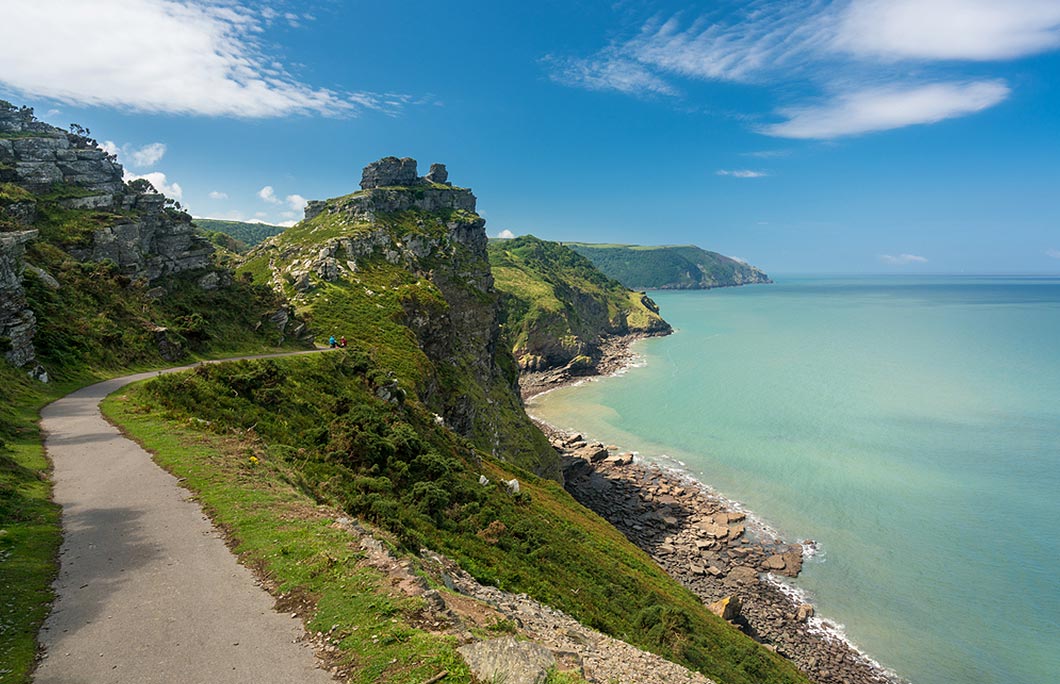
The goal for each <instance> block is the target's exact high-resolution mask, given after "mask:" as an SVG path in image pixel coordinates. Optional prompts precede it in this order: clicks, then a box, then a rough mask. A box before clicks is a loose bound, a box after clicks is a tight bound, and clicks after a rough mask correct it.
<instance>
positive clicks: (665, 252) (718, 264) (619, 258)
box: [561, 242, 773, 290]
mask: <svg viewBox="0 0 1060 684" xmlns="http://www.w3.org/2000/svg"><path fill="white" fill-rule="evenodd" d="M561 244H563V245H565V246H567V247H570V248H571V249H573V250H574V251H575V252H577V253H578V254H581V255H582V256H584V257H586V258H587V259H589V261H591V262H593V264H594V265H595V266H596V267H597V268H598V269H600V270H601V271H603V272H604V274H606V275H608V276H609V277H611V278H614V279H615V280H617V281H618V282H620V283H622V284H623V285H625V286H626V287H628V288H631V289H634V290H706V289H709V288H712V287H733V286H736V285H750V284H753V283H771V282H773V281H772V280H770V279H769V276H767V275H766V274H765V273H763V272H762V271H760V270H759V269H757V268H755V267H754V266H752V265H750V264H748V263H745V262H743V261H739V260H737V259H733V258H732V257H727V256H725V255H724V254H718V253H717V252H709V251H707V250H705V249H702V248H700V247H696V246H695V245H661V246H650V245H648V246H643V245H613V244H592V243H585V242H564V243H561Z"/></svg>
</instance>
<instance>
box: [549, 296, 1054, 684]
mask: <svg viewBox="0 0 1060 684" xmlns="http://www.w3.org/2000/svg"><path fill="white" fill-rule="evenodd" d="M778 280H779V282H778V284H776V285H771V286H755V287H744V288H730V289H725V290H712V291H697V292H658V293H653V294H652V296H653V298H654V299H655V300H656V302H657V303H658V304H659V305H660V307H661V308H662V313H663V315H664V316H665V317H666V319H667V320H668V321H670V323H671V324H672V325H673V326H674V327H675V328H676V329H677V331H678V332H677V333H676V334H675V335H672V336H670V337H667V338H656V339H649V340H645V341H642V342H639V343H637V347H636V350H637V352H638V353H639V354H640V355H642V356H643V359H644V363H643V364H642V365H639V366H638V367H634V368H631V369H630V370H628V371H627V372H626V373H624V374H623V375H621V376H616V377H610V378H601V379H598V380H594V381H593V382H589V383H585V384H582V385H579V386H576V387H568V388H563V389H560V390H556V391H553V392H549V393H547V394H544V395H540V396H538V397H535V398H534V399H533V400H531V402H530V403H529V411H530V413H531V414H532V415H535V416H537V417H540V418H541V419H543V420H545V421H547V422H549V423H551V424H553V425H556V426H557V427H561V428H569V429H576V430H579V431H582V432H584V433H586V434H587V435H590V436H593V437H596V438H599V439H601V440H605V441H608V442H614V443H616V444H618V445H619V446H621V447H622V448H623V449H635V450H638V451H639V452H641V454H642V456H644V457H645V458H649V459H650V458H652V457H653V456H654V457H660V456H663V455H665V456H666V457H669V458H670V459H676V460H678V461H680V462H682V463H684V464H685V468H686V469H687V470H688V472H689V473H690V474H692V475H694V476H696V477H698V478H699V479H701V480H702V481H703V482H706V483H708V484H709V485H711V486H712V487H714V488H715V489H716V490H718V491H719V492H720V493H722V494H723V495H725V496H727V497H729V498H732V499H735V500H737V501H740V502H742V503H743V504H745V505H746V506H747V507H748V508H749V509H750V510H752V511H754V513H755V514H757V516H758V517H759V518H761V519H762V520H763V521H764V522H765V523H767V524H768V525H770V526H772V527H773V528H775V529H776V530H777V531H778V532H779V533H780V534H782V535H783V536H784V537H785V538H787V539H790V540H801V539H806V538H812V539H815V540H817V541H818V542H819V545H820V550H819V552H818V554H817V555H816V556H815V557H814V558H813V559H811V560H809V561H808V562H807V564H806V565H805V566H804V571H803V574H802V575H801V576H800V577H799V578H798V580H797V581H796V584H797V586H799V587H801V588H802V589H804V590H805V591H807V592H808V593H809V594H810V596H811V598H812V600H813V601H814V603H815V604H816V605H817V607H818V611H819V614H823V615H824V616H825V617H827V618H830V619H832V620H834V621H837V622H839V623H842V625H843V626H844V630H845V632H846V634H847V635H848V636H849V637H850V638H851V639H852V640H853V641H854V642H855V643H856V644H857V645H858V646H859V647H861V648H862V649H863V650H864V651H866V652H867V653H868V654H869V655H870V656H872V657H873V658H875V659H877V660H879V661H880V662H882V663H883V664H884V665H886V666H887V667H889V668H892V669H894V670H895V671H897V672H898V673H899V674H901V675H902V676H904V677H906V678H909V679H910V680H912V681H913V682H916V683H917V684H950V683H952V682H965V683H969V684H979V683H984V684H985V683H1001V682H1006V683H1013V684H1040V683H1041V682H1051V681H1057V680H1058V678H1060V581H1058V580H1057V567H1058V563H1060V278H1044V277H1043V278H1035V277H1019V278H1009V277H982V278H973V277H942V276H940V277H916V278H914V277H898V276H895V277H849V278H839V277H832V278H808V277H799V278H785V279H778Z"/></svg>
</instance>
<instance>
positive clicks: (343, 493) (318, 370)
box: [112, 344, 805, 683]
mask: <svg viewBox="0 0 1060 684" xmlns="http://www.w3.org/2000/svg"><path fill="white" fill-rule="evenodd" d="M389 378H390V374H389V372H388V370H387V368H386V367H385V366H381V365H380V362H379V359H378V358H376V355H375V354H374V353H373V350H372V349H370V348H368V347H365V346H362V345H360V344H358V345H357V347H356V348H353V347H351V348H349V349H347V350H344V351H339V352H336V353H331V354H325V355H320V356H313V357H300V358H292V359H282V360H266V361H252V362H239V363H233V364H224V365H221V366H210V367H200V368H198V369H196V370H195V371H193V372H188V373H183V374H179V375H170V376H163V377H160V378H158V379H156V380H152V381H151V382H150V383H147V384H144V385H142V386H138V387H137V388H135V389H133V390H131V391H129V392H128V394H127V396H126V397H124V398H123V400H122V401H121V402H117V403H116V404H115V405H113V406H114V408H112V410H117V411H119V412H120V413H121V414H122V415H125V416H127V417H128V419H129V420H131V421H133V423H134V424H135V425H138V426H139V427H138V428H136V430H137V431H138V432H142V431H144V430H150V431H151V432H153V433H154V434H156V435H160V436H166V438H172V437H173V436H174V435H181V434H187V435H192V436H190V437H189V438H188V439H189V441H193V442H197V443H203V442H204V441H206V442H209V441H210V440H214V439H219V438H225V439H228V440H231V439H241V440H243V441H242V442H241V446H240V447H238V448H233V449H231V450H230V452H231V455H230V456H229V457H227V460H226V459H225V458H224V457H223V456H214V457H205V456H204V457H202V458H199V459H196V460H195V461H194V462H193V463H194V465H192V466H191V467H193V468H194V471H192V472H190V473H189V475H188V476H190V477H193V478H199V479H202V478H208V477H212V476H211V475H210V473H209V470H204V468H206V464H207V463H208V462H209V461H210V460H211V459H212V460H215V461H219V463H220V465H219V466H218V467H219V468H221V469H227V470H231V471H234V477H236V478H238V479H240V480H243V481H247V480H249V481H254V480H257V479H260V478H263V477H266V476H267V473H270V472H271V473H272V474H273V475H272V476H273V477H275V478H277V481H276V484H275V485H269V486H267V487H265V488H266V489H267V490H268V491H270V492H279V491H283V490H284V489H285V488H288V487H289V485H288V484H287V483H293V484H294V485H295V486H296V487H297V489H298V490H300V491H301V492H303V493H304V494H305V495H308V496H309V497H310V498H311V500H312V501H313V502H314V503H319V504H323V505H326V506H329V507H336V508H339V509H342V510H344V511H346V512H348V513H349V514H352V515H355V516H358V517H360V518H361V519H363V520H366V521H368V522H370V523H373V524H375V525H378V526H379V527H381V528H383V529H385V530H387V531H389V532H390V533H392V534H393V535H394V538H395V540H396V541H397V542H398V544H399V545H400V546H402V547H404V548H405V549H407V550H408V551H410V552H412V553H418V551H419V549H420V548H423V547H426V548H429V549H433V550H436V551H439V552H441V553H444V554H446V555H448V556H449V557H451V558H453V559H454V560H457V561H458V562H459V563H460V564H461V566H462V567H464V568H465V569H466V570H467V571H468V572H470V573H471V574H473V575H474V576H475V577H476V578H478V579H479V580H480V581H482V582H486V583H490V584H494V585H496V586H498V587H500V588H502V589H505V590H508V591H512V592H525V593H527V594H529V595H531V596H533V597H534V598H536V599H538V600H541V601H543V602H545V603H548V604H550V605H553V606H555V607H558V608H561V609H562V610H564V611H566V612H568V613H570V614H571V615H574V616H575V617H577V618H578V619H579V620H581V621H582V622H584V623H585V624H587V625H590V626H592V627H595V628H597V629H600V630H602V631H604V632H607V633H609V634H613V635H615V636H618V637H620V638H623V639H625V640H627V641H629V642H631V643H634V644H636V645H639V646H641V647H643V648H647V649H649V650H652V651H655V652H657V653H660V654H662V655H665V656H667V657H669V658H672V659H675V660H677V661H678V662H681V663H684V664H687V665H689V666H691V667H694V668H696V669H699V670H701V671H703V672H705V673H707V674H708V675H710V676H711V677H713V678H714V679H715V680H716V681H718V682H722V683H732V682H801V681H805V680H804V679H802V677H801V676H800V675H799V674H798V673H797V672H796V671H795V669H794V668H793V667H792V666H791V665H790V664H789V663H787V662H786V661H784V660H783V659H781V658H779V657H777V656H775V655H773V654H771V653H769V652H768V651H766V650H765V649H762V648H760V647H759V646H758V645H757V644H755V643H754V642H753V641H751V640H750V639H748V638H747V637H745V636H743V635H742V634H741V633H740V632H738V631H737V630H736V629H734V628H733V627H731V626H729V625H728V624H726V623H725V622H723V621H722V620H720V619H719V618H717V617H716V616H714V615H712V614H711V613H710V612H709V611H707V610H706V609H705V608H704V606H703V605H702V603H701V602H700V601H699V600H698V599H697V598H696V597H695V596H694V595H692V594H691V593H690V592H689V591H687V590H686V589H684V588H683V587H681V586H680V585H679V584H678V583H677V582H675V581H674V580H672V579H671V578H670V577H669V576H667V575H666V574H665V573H664V572H663V571H662V570H661V569H660V568H659V567H658V566H657V565H656V564H655V563H654V562H652V561H651V559H650V558H648V556H646V555H645V554H644V553H643V552H641V551H640V550H639V549H637V548H636V547H634V546H633V545H632V544H630V543H629V542H628V540H626V539H625V538H624V537H623V536H622V535H621V534H620V533H618V532H617V531H616V530H615V529H614V528H613V527H611V526H610V525H608V524H607V523H606V522H605V521H603V520H602V519H600V518H599V517H597V516H596V515H595V514H593V513H591V512H590V511H588V510H586V509H585V508H583V507H582V506H580V505H579V504H578V503H577V502H575V501H574V500H573V499H572V498H571V497H570V496H569V495H568V494H567V493H566V492H565V491H564V490H563V488H562V487H561V486H560V485H559V484H558V483H556V482H554V481H551V480H548V479H541V478H538V477H535V476H534V475H532V474H530V473H528V472H526V471H523V470H521V469H519V468H514V467H513V466H512V465H511V464H510V463H506V462H503V461H500V460H499V459H496V458H494V457H492V456H491V455H490V454H489V453H487V452H484V451H482V450H480V449H475V448H473V447H472V446H471V445H470V444H469V442H468V440H466V439H465V438H464V437H462V436H460V435H458V434H456V433H454V432H453V431H452V430H450V429H448V428H447V427H445V426H444V425H441V424H439V423H438V421H437V420H436V419H435V417H434V415H432V412H431V411H430V410H429V409H427V408H426V407H425V406H424V405H423V404H422V402H420V401H418V400H416V399H415V398H414V397H411V396H410V397H408V398H407V399H406V400H405V401H394V400H391V401H387V400H385V399H383V398H381V396H380V389H381V388H384V387H385V386H386V385H387V383H388V382H389ZM119 405H120V406H119ZM124 420H125V419H124V418H123V421H124ZM196 433H198V434H201V435H203V437H202V438H201V439H200V438H195V437H194V436H193V435H194V434H196ZM158 439H161V438H156V442H152V441H151V440H148V441H147V444H148V446H156V447H157V446H159V444H160V442H157V440H158ZM251 455H253V456H254V457H255V462H256V463H257V464H260V468H258V466H253V468H257V470H253V469H252V464H249V463H248V459H249V457H250V456H251ZM161 458H162V459H163V461H167V460H168V459H170V458H171V457H170V456H167V455H166V454H163V455H162V456H161ZM180 474H182V475H184V473H183V472H181V473H180ZM480 475H484V476H485V477H487V478H488V479H489V481H490V483H489V484H487V485H483V484H480V480H479V477H480ZM513 477H515V478H518V480H519V482H520V492H519V493H518V494H512V493H511V492H510V491H509V490H508V489H507V487H506V486H505V485H504V483H503V481H504V480H507V479H510V478H513ZM211 505H212V506H213V505H220V506H221V507H222V508H227V507H228V506H229V505H228V504H224V503H223V502H222V503H221V504H211ZM303 508H305V509H308V510H312V506H303ZM221 513H222V515H224V514H225V513H226V512H225V511H224V510H222V511H221ZM258 524H259V525H260V523H258ZM291 524H299V523H295V522H292V523H291ZM286 526H287V525H286V524H285V527H286ZM319 527H320V528H321V529H325V528H326V527H327V525H326V521H325V522H324V523H322V524H321V525H320V526H319ZM237 534H239V531H238V530H237ZM245 534H248V535H255V534H256V533H255V532H254V525H251V526H250V527H249V528H248V530H247V531H246V532H245ZM254 539H256V537H255V538H254ZM254 539H252V540H251V541H253V543H254V544H260V543H262V542H261V541H255V540H254ZM238 541H240V542H242V541H243V540H242V539H240V540H238ZM319 543H320V542H319V535H318V534H314V535H312V536H311V541H306V542H305V544H314V545H317V544H319ZM286 544H287V545H285V546H284V549H286V550H284V551H283V552H282V553H280V552H279V550H278V549H276V548H275V543H268V540H266V542H265V543H264V547H263V548H257V549H254V550H253V551H252V556H253V557H262V558H265V559H266V560H267V562H268V564H269V566H270V567H271V565H272V564H277V563H288V564H292V563H294V561H295V560H297V559H302V560H301V561H299V563H298V565H302V564H303V563H305V564H309V565H310V567H316V566H317V565H319V563H318V562H317V560H315V559H317V558H319V557H320V553H318V554H317V555H312V554H311V555H309V556H307V555H306V553H305V552H304V551H303V550H302V548H301V547H302V546H303V544H302V543H301V542H298V541H297V540H290V541H288V542H286ZM241 548H242V547H241ZM339 548H340V549H341V548H342V547H341V546H340V547H339ZM285 559H286V560H285ZM326 567H327V572H328V573H335V572H340V571H343V568H344V566H343V565H339V566H338V567H335V566H332V565H328V566H326ZM298 572H299V573H300V576H299V577H298V578H297V581H294V580H292V581H291V582H290V583H288V584H287V586H286V587H285V590H286V591H294V592H296V593H297V592H298V591H299V590H300V589H312V590H313V591H314V592H315V593H316V594H317V595H320V594H321V593H326V591H327V588H326V587H321V586H320V584H319V580H318V579H317V578H316V572H315V571H314V572H308V571H306V570H304V569H300V570H298ZM336 581H342V580H341V579H336ZM310 582H315V584H312V585H310ZM414 610H415V607H414V606H413V607H412V610H411V611H410V612H414ZM399 618H400V616H399ZM330 620H331V618H325V619H324V620H320V621H318V622H317V623H318V624H326V621H330ZM408 638H414V637H412V635H406V639H408ZM356 641H359V640H356V639H351V640H350V643H349V644H348V645H347V648H354V647H355V643H354V642H356ZM386 679H387V678H384V677H381V678H380V680H381V681H383V680H386Z"/></svg>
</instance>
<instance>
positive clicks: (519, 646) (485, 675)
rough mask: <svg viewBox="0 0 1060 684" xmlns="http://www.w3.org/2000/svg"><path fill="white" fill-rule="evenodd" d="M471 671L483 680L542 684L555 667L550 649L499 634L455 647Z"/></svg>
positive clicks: (554, 659) (512, 683) (514, 683)
mask: <svg viewBox="0 0 1060 684" xmlns="http://www.w3.org/2000/svg"><path fill="white" fill-rule="evenodd" d="M457 651H459V652H460V655H461V656H463V657H464V660H465V661H466V662H467V664H468V667H469V668H471V674H472V675H474V676H475V677H476V678H477V679H479V680H480V681H483V682H504V684H541V683H542V682H544V681H545V678H546V677H547V676H548V671H549V669H550V668H553V667H555V666H556V657H555V656H554V655H552V651H550V650H549V649H547V648H545V647H544V646H541V645H540V644H535V643H533V642H531V641H518V640H516V639H515V638H514V637H501V638H499V639H490V640H488V641H479V642H475V643H471V644H467V645H466V646H461V647H460V648H458V649H457Z"/></svg>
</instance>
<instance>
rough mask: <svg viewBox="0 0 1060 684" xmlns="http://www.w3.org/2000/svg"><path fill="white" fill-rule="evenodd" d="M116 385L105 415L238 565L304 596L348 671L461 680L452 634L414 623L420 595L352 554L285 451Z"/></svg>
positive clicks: (331, 514)
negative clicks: (189, 424) (171, 419)
mask: <svg viewBox="0 0 1060 684" xmlns="http://www.w3.org/2000/svg"><path fill="white" fill-rule="evenodd" d="M126 392H128V393H131V394H138V392H137V389H136V388H133V389H125V390H121V391H120V392H119V394H117V395H114V396H112V397H110V398H109V399H107V401H106V402H105V405H104V411H105V413H106V415H107V416H108V417H110V418H111V419H112V420H116V421H118V422H119V423H120V424H121V425H122V427H123V428H124V429H125V430H126V431H127V432H128V433H129V434H130V435H131V436H132V437H134V438H135V439H136V440H137V441H139V442H140V443H142V444H143V445H144V446H145V447H147V448H148V449H150V450H151V451H153V452H154V453H155V454H156V460H157V461H158V463H159V464H160V465H162V466H163V467H164V468H166V469H167V470H169V471H170V472H172V473H173V474H174V475H176V476H177V477H180V478H184V481H183V482H182V484H183V485H184V486H185V487H188V488H189V489H191V490H192V491H193V492H195V494H196V497H197V499H198V500H199V501H200V503H201V504H202V506H203V508H204V509H205V510H206V511H207V512H208V513H209V515H210V517H211V518H212V519H213V520H214V522H215V524H217V525H219V526H221V527H222V528H223V529H224V530H225V531H226V533H227V534H228V535H229V537H230V539H232V540H234V542H235V546H234V551H235V552H236V553H237V554H239V556H240V559H241V561H242V562H243V563H244V564H245V565H248V566H249V567H252V568H255V569H257V570H258V572H260V573H261V574H263V575H265V576H267V577H268V578H269V579H270V580H272V582H274V583H275V585H276V591H277V592H278V593H279V594H289V595H294V596H299V597H305V598H306V599H308V600H309V602H310V604H311V605H310V606H309V608H308V613H309V614H308V615H304V616H303V617H304V618H306V624H307V628H308V629H309V631H310V632H314V633H315V632H324V633H326V634H330V635H331V637H330V638H331V641H332V643H334V644H336V645H337V646H338V648H339V658H338V665H339V666H340V667H341V668H342V669H344V670H346V669H349V671H350V675H351V681H354V682H364V683H365V684H367V683H369V682H393V683H395V684H397V683H406V682H407V683H409V684H412V683H416V684H419V683H420V682H423V681H424V680H426V679H428V678H430V677H432V676H434V675H435V674H437V673H439V672H441V671H442V670H445V671H448V672H449V676H448V677H446V679H445V681H447V682H449V681H452V682H470V681H471V675H470V673H469V672H468V670H467V666H466V665H465V664H464V663H463V661H462V659H461V658H460V656H459V654H458V653H456V646H457V643H456V640H455V638H453V637H450V636H445V635H439V634H434V633H431V632H427V631H424V630H422V629H419V628H417V627H416V626H414V623H415V622H416V619H417V616H418V615H419V613H420V612H421V611H422V609H423V607H424V603H423V601H422V599H417V598H409V597H406V596H402V595H400V594H395V593H394V592H392V591H391V590H390V587H389V582H388V581H387V579H388V578H387V577H386V576H385V575H384V574H383V573H382V572H380V571H378V570H375V569H373V568H371V567H367V566H364V565H360V564H359V563H358V561H359V560H360V559H361V558H362V557H363V553H362V552H361V551H360V550H359V549H357V548H356V547H355V546H354V545H352V544H351V537H350V535H349V533H347V532H346V531H344V530H342V529H341V528H338V527H336V526H334V525H333V524H332V523H333V522H334V519H335V517H336V515H337V511H334V510H330V509H328V508H325V507H321V506H319V505H318V504H317V502H316V501H314V500H313V499H312V498H310V497H309V496H307V495H306V494H305V493H304V491H303V490H302V489H301V488H300V487H298V486H296V485H293V484H291V483H292V481H295V482H296V481H297V479H298V476H297V474H296V473H295V472H293V471H292V470H291V469H290V467H289V466H288V464H287V463H285V461H283V460H282V459H278V458H275V457H273V456H270V455H269V454H268V453H267V452H266V451H263V450H261V449H260V447H258V448H256V445H253V444H247V443H245V442H240V441H236V440H233V439H231V438H226V437H224V436H220V435H209V434H202V433H196V432H194V431H192V430H189V429H186V428H182V427H181V426H179V425H176V426H175V425H173V424H171V423H167V422H165V421H162V420H159V419H158V416H157V415H153V414H151V413H150V412H145V411H144V409H143V407H142V405H140V404H137V403H136V402H133V401H126V399H127V396H128V395H127V394H126ZM250 454H257V456H255V458H257V459H258V460H257V462H256V463H253V462H251V461H250V458H249V455H250Z"/></svg>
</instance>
